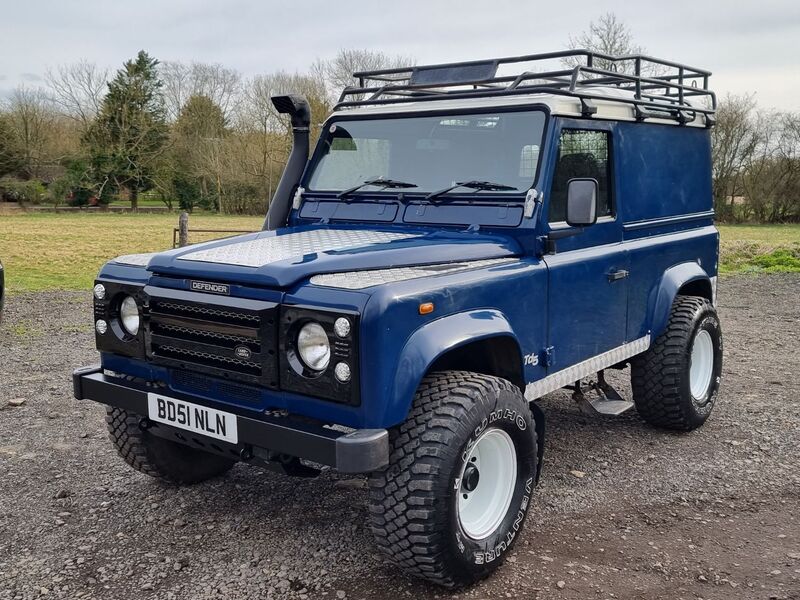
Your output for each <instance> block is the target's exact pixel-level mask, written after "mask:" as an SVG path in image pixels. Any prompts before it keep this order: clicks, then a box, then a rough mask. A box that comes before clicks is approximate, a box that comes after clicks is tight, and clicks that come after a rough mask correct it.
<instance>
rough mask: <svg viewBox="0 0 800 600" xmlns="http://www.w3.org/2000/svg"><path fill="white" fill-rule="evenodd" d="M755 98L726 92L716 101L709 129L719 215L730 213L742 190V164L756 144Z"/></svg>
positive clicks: (715, 207) (715, 202) (721, 216)
mask: <svg viewBox="0 0 800 600" xmlns="http://www.w3.org/2000/svg"><path fill="white" fill-rule="evenodd" d="M755 106H756V103H755V98H754V97H753V96H752V95H749V96H731V95H728V96H726V97H725V98H724V99H723V100H722V101H721V102H720V105H719V108H718V109H717V114H716V119H717V121H716V124H715V125H714V127H713V128H712V129H711V171H712V176H713V191H714V209H715V211H716V212H717V215H719V217H720V218H722V219H725V218H730V217H732V216H733V209H734V204H735V202H736V198H737V196H740V195H741V194H743V191H742V189H741V183H742V182H741V177H742V174H743V170H744V166H745V164H746V163H747V162H748V161H749V160H750V159H751V157H752V156H753V153H754V152H755V150H756V148H757V146H758V141H759V140H758V135H757V131H756V128H755V126H754V119H753V116H754V111H755Z"/></svg>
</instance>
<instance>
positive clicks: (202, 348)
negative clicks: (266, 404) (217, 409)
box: [145, 288, 279, 389]
mask: <svg viewBox="0 0 800 600" xmlns="http://www.w3.org/2000/svg"><path fill="white" fill-rule="evenodd" d="M147 291H148V295H149V302H148V309H147V318H146V320H145V323H146V325H145V327H146V349H147V356H148V358H149V359H150V361H151V362H153V363H154V364H159V365H164V366H167V367H172V368H173V369H181V370H186V371H191V372H195V373H201V374H203V375H207V376H212V377H216V378H220V379H223V380H232V381H238V382H242V383H248V384H256V385H258V386H262V387H265V388H270V389H278V388H279V379H278V357H277V350H278V339H277V319H278V306H277V304H276V303H274V302H266V301H261V300H249V299H243V298H230V297H225V298H218V297H216V296H213V295H211V294H202V293H196V292H185V291H181V290H171V289H169V290H167V289H161V288H151V289H149V290H147Z"/></svg>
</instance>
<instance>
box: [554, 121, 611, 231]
mask: <svg viewBox="0 0 800 600" xmlns="http://www.w3.org/2000/svg"><path fill="white" fill-rule="evenodd" d="M565 131H587V132H592V133H602V134H605V136H606V139H607V146H608V149H607V153H608V158H607V160H606V181H607V186H608V202H609V205H610V208H611V212H610V214H608V215H603V216H602V217H597V221H596V223H595V224H599V223H613V222H614V221H616V220H617V194H616V185H615V183H616V180H615V176H616V172H615V168H614V134H613V132H612V130H611V128H610V127H609V128H606V127H591V126H588V124H587V126H585V127H579V126H574V125H568V126H562V127H560V128H559V129H558V141H557V142H556V146H555V164H554V165H553V169H552V173H551V177H550V189H549V194H548V195H549V198H548V202H547V223H548V225H549V226H550V229H571V228H572V226H571V225H569V224H568V223H567V221H566V217H565V218H564V219H563V220H561V221H552V220H551V219H550V207H551V206H552V204H551V202H552V195H553V194H552V192H553V181H554V179H555V174H556V169H557V168H558V162H559V159H560V154H559V153H560V152H561V136H562V134H563V133H564V132H565Z"/></svg>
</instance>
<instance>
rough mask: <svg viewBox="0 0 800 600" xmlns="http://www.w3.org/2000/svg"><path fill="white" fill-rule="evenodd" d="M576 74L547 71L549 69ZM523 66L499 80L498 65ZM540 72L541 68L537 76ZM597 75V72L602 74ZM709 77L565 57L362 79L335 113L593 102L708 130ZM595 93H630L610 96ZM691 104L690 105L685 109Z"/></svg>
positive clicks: (446, 66)
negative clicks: (412, 106) (460, 102)
mask: <svg viewBox="0 0 800 600" xmlns="http://www.w3.org/2000/svg"><path fill="white" fill-rule="evenodd" d="M553 60H560V61H562V62H563V61H564V60H567V61H570V62H571V63H574V64H575V66H574V67H570V68H561V69H556V70H547V68H546V65H545V64H544V63H546V62H547V61H553ZM521 63H529V64H528V65H525V70H522V69H521V68H518V69H516V71H519V72H518V73H511V74H506V75H498V74H497V71H498V69H500V68H501V66H503V65H519V66H520V67H522V66H523V65H521ZM543 67H544V68H543ZM601 67H602V68H601ZM710 76H711V73H710V72H709V71H705V70H703V69H698V68H695V67H690V66H688V65H683V64H680V63H676V62H672V61H667V60H661V59H658V58H653V57H650V56H645V55H639V54H635V55H629V56H611V55H608V54H602V53H599V52H591V51H589V50H564V51H560V52H548V53H544V54H528V55H524V56H512V57H506V58H491V59H487V60H475V61H468V62H456V63H442V64H436V65H421V66H410V67H400V68H394V69H379V70H376V71H360V72H356V73H353V77H355V78H357V79H358V86H348V87H347V88H345V89H344V91H342V94H341V96H340V97H339V102H338V103H337V105H336V107H335V109H340V108H348V107H355V106H374V105H383V104H395V103H402V102H423V101H435V100H446V99H461V98H486V97H494V96H518V95H525V94H535V93H543V94H554V95H561V96H571V97H576V98H579V99H580V100H581V106H582V112H583V114H584V116H591V115H592V114H594V113H595V112H596V107H595V106H594V105H593V103H592V100H613V101H615V102H623V103H627V104H632V105H633V106H634V109H635V114H636V117H637V119H639V120H645V119H647V118H660V119H673V120H675V121H677V122H678V123H681V124H684V123H688V122H691V121H693V120H694V119H695V118H696V117H697V114H698V113H700V114H703V115H705V117H706V124H707V125H712V124H713V122H714V119H713V115H714V113H715V111H716V108H717V97H716V95H715V94H714V92H712V91H711V90H710V89H709V88H708V79H709V77H710ZM598 88H616V89H619V90H623V91H626V92H629V94H620V95H619V96H617V95H614V96H609V95H608V93H605V94H604V93H603V92H602V90H599V89H598ZM690 99H694V100H695V101H696V102H690Z"/></svg>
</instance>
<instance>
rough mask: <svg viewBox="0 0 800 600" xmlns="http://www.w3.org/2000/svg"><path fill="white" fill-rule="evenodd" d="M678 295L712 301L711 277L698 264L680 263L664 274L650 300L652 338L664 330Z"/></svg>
mask: <svg viewBox="0 0 800 600" xmlns="http://www.w3.org/2000/svg"><path fill="white" fill-rule="evenodd" d="M679 294H682V295H686V296H700V297H703V298H705V299H707V300H708V301H709V302H713V301H714V297H713V294H714V292H713V285H712V283H711V277H710V276H709V275H708V273H707V272H706V271H705V270H704V269H703V268H702V267H701V266H700V265H699V264H698V263H696V262H685V263H680V264H677V265H673V266H672V267H670V268H669V269H667V270H666V271H665V272H664V275H663V276H662V277H661V281H660V283H659V285H658V287H656V288H655V290H654V291H653V294H652V295H651V299H650V306H651V309H650V331H651V336H652V337H653V338H656V337H658V336H659V335H660V334H661V333H662V332H663V331H664V329H665V328H666V326H667V322H668V321H669V313H670V310H671V309H672V303H673V302H674V301H675V297H676V296H678V295H679Z"/></svg>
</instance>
